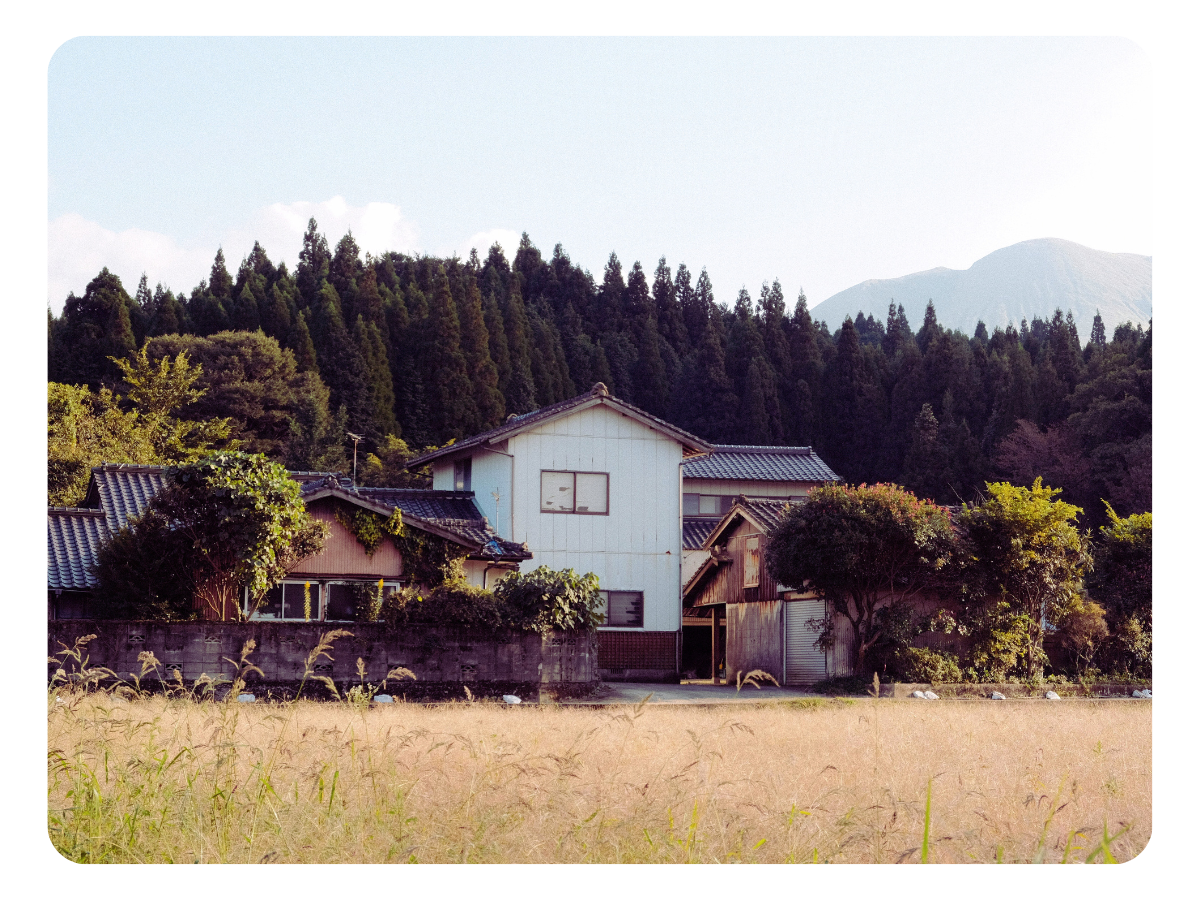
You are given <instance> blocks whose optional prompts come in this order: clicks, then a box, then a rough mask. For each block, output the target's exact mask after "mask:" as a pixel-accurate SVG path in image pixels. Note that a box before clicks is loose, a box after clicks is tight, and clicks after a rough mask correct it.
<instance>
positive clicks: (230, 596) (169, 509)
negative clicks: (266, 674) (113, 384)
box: [150, 452, 328, 620]
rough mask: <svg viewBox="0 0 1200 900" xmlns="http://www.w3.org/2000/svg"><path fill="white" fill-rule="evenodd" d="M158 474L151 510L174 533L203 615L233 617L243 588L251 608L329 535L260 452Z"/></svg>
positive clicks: (297, 490) (283, 474)
mask: <svg viewBox="0 0 1200 900" xmlns="http://www.w3.org/2000/svg"><path fill="white" fill-rule="evenodd" d="M164 476H165V478H166V485H165V486H164V488H163V490H162V491H160V492H159V493H158V494H157V495H156V496H155V498H154V499H153V500H152V501H151V502H150V511H151V512H153V513H154V514H156V515H159V516H161V517H162V518H163V519H164V520H165V522H166V523H167V524H168V526H169V527H170V529H171V531H172V532H173V533H174V534H176V535H178V536H179V538H180V539H181V543H182V545H183V559H182V560H181V562H182V565H183V568H184V569H185V570H186V572H187V574H188V579H189V580H190V582H191V584H192V586H193V589H194V591H195V598H196V602H197V606H199V607H200V608H201V609H202V610H203V612H204V615H205V617H207V618H214V619H222V620H226V619H236V618H240V617H241V616H242V615H243V612H242V610H241V608H240V607H241V604H239V603H238V597H239V594H240V593H241V590H242V588H243V587H245V588H247V589H248V591H249V594H250V606H251V608H253V607H254V606H255V605H256V604H257V603H258V602H259V600H260V599H261V598H262V596H263V594H264V593H266V591H267V589H268V588H269V587H270V586H271V585H273V584H275V583H276V582H277V581H279V580H280V579H281V578H283V577H284V576H285V575H287V573H288V572H289V571H291V570H292V569H293V568H295V566H296V564H297V563H299V562H300V560H302V559H304V557H306V556H310V555H311V554H313V553H316V552H317V551H318V550H320V549H321V547H322V545H323V544H324V542H325V538H326V537H327V535H328V529H327V526H326V525H325V524H324V523H323V522H319V521H317V520H314V519H311V518H309V516H308V513H307V511H306V510H305V507H304V501H303V500H302V499H301V497H300V486H299V485H298V484H297V483H296V482H295V481H293V480H292V479H291V477H290V476H289V475H288V472H287V470H286V469H285V468H284V467H283V466H281V465H280V464H279V463H275V462H271V461H270V460H269V459H267V458H266V457H265V456H261V455H257V454H249V453H234V452H225V453H215V454H213V455H211V456H207V457H205V458H203V459H201V460H198V461H196V462H194V463H189V464H187V465H181V466H172V467H170V468H168V469H167V470H166V471H165V472H164Z"/></svg>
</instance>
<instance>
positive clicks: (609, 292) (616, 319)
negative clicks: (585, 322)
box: [592, 250, 625, 334]
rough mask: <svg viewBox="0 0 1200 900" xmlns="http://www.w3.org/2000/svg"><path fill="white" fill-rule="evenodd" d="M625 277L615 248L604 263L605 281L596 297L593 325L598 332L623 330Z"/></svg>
mask: <svg viewBox="0 0 1200 900" xmlns="http://www.w3.org/2000/svg"><path fill="white" fill-rule="evenodd" d="M624 306H625V279H624V278H623V277H622V276H621V261H620V260H619V259H617V253H616V251H615V250H614V251H613V252H612V253H610V254H609V255H608V262H607V263H605V265H604V282H603V284H601V285H600V293H599V295H598V296H597V297H596V319H595V321H594V322H592V327H593V328H594V329H595V333H596V334H602V333H603V332H606V331H621V330H622V329H623V328H624V326H625V317H624V315H623V313H624Z"/></svg>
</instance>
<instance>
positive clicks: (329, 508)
mask: <svg viewBox="0 0 1200 900" xmlns="http://www.w3.org/2000/svg"><path fill="white" fill-rule="evenodd" d="M339 506H340V507H342V508H343V509H344V511H345V512H352V511H353V510H354V509H355V508H356V507H353V506H351V505H350V504H344V503H341V502H340V501H337V500H334V499H333V498H326V499H322V500H314V501H313V502H312V503H310V504H308V514H309V515H310V516H312V517H313V518H314V519H320V520H321V521H322V522H326V523H328V525H329V538H328V539H327V540H326V541H325V546H324V547H323V548H322V549H321V551H320V552H319V553H317V554H314V555H313V556H310V557H308V558H307V559H305V560H304V561H302V562H301V563H300V565H299V566H297V567H296V569H295V570H294V571H293V572H292V574H291V575H290V576H289V577H291V578H303V577H305V576H330V575H361V576H369V577H371V578H399V577H400V576H401V575H402V574H403V572H404V565H403V561H402V560H401V558H400V551H399V550H397V549H396V545H395V544H393V543H392V542H391V540H389V539H388V538H384V539H383V540H382V541H381V542H380V543H379V546H378V547H377V548H376V549H375V552H374V554H372V555H371V556H368V555H367V551H366V550H365V549H364V548H363V545H362V544H360V543H359V542H358V538H356V537H355V536H354V535H353V534H351V533H350V532H349V531H348V530H347V529H346V528H345V527H344V526H343V525H342V524H341V523H340V522H338V521H337V519H336V518H335V516H334V511H335V509H337V508H338V507H339Z"/></svg>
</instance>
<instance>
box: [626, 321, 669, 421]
mask: <svg viewBox="0 0 1200 900" xmlns="http://www.w3.org/2000/svg"><path fill="white" fill-rule="evenodd" d="M659 340H661V338H660V337H659V333H658V327H657V324H656V322H655V317H654V315H653V313H651V314H649V315H646V316H644V317H643V320H642V325H641V333H640V334H639V335H638V344H637V364H636V366H635V367H634V394H633V402H634V405H636V406H639V407H641V408H642V409H644V410H646V412H648V413H650V414H651V415H655V416H659V417H662V416H664V415H666V412H667V401H668V400H669V399H670V391H671V387H670V385H669V384H668V383H667V373H666V368H665V366H664V365H663V359H662V353H660V352H659V347H658V343H659Z"/></svg>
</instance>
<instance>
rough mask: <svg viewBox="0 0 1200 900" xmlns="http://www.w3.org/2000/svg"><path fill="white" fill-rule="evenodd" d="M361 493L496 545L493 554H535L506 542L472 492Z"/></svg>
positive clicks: (371, 489) (390, 490)
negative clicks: (485, 515) (485, 516)
mask: <svg viewBox="0 0 1200 900" xmlns="http://www.w3.org/2000/svg"><path fill="white" fill-rule="evenodd" d="M358 494H359V495H361V496H363V497H366V498H368V499H370V500H373V501H375V502H376V503H381V504H384V505H385V506H391V507H399V508H400V513H401V515H403V516H411V517H413V518H417V519H423V520H425V521H426V522H432V523H433V524H435V525H440V526H441V527H442V528H445V529H446V530H447V531H451V532H453V533H455V534H457V535H460V536H461V537H462V538H463V539H464V540H467V541H471V542H473V543H475V544H477V545H479V546H481V547H482V546H484V545H487V544H491V543H493V542H494V549H495V550H496V551H498V552H497V553H496V554H494V555H499V556H503V557H505V558H512V559H530V558H531V557H532V555H533V554H531V553H530V552H529V551H528V550H527V549H526V548H525V547H524V546H522V545H521V544H518V543H516V542H515V541H506V540H503V539H502V538H501V537H500V535H499V534H497V533H496V530H495V529H494V528H492V526H491V524H490V523H489V522H488V520H487V519H486V518H484V516H483V514H482V513H480V512H479V507H478V506H476V505H475V493H474V492H473V491H434V490H426V489H424V488H374V487H360V488H358Z"/></svg>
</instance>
